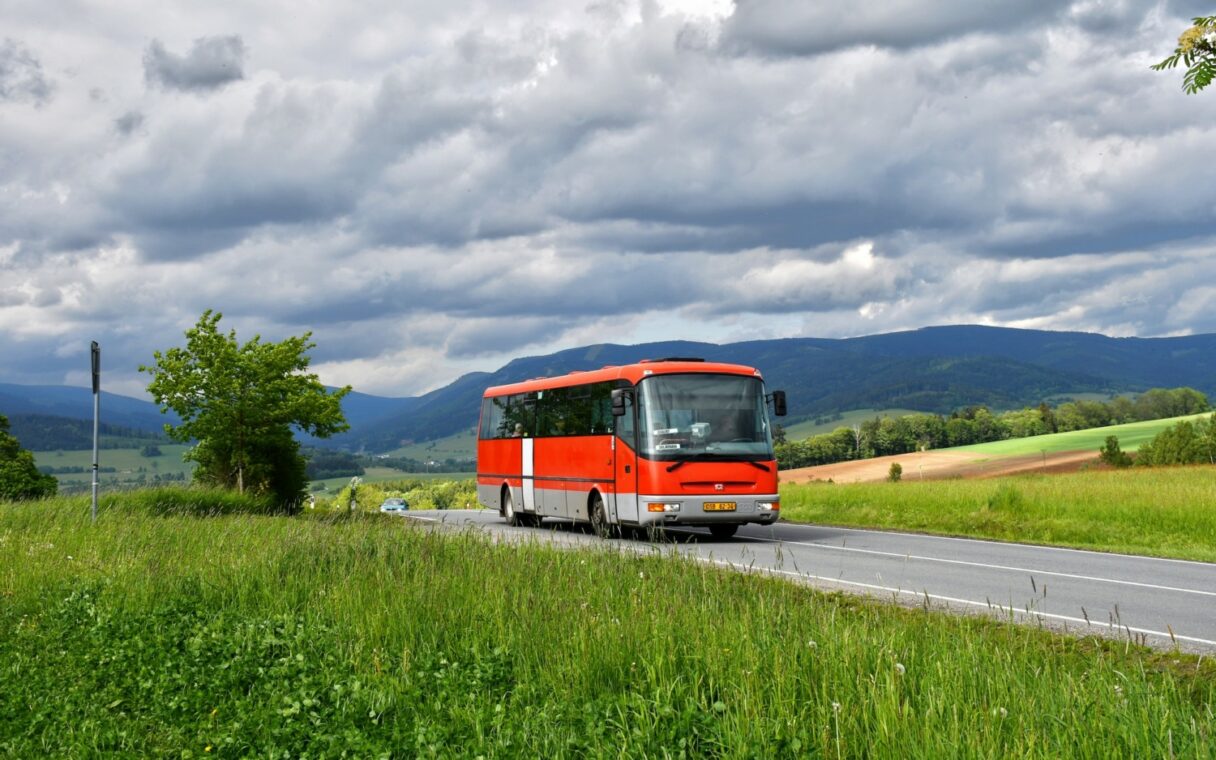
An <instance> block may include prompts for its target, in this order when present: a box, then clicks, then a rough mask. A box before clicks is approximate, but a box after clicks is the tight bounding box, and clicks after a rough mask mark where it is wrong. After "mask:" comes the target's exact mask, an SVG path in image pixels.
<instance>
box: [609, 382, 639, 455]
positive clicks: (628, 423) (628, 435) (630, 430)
mask: <svg viewBox="0 0 1216 760" xmlns="http://www.w3.org/2000/svg"><path fill="white" fill-rule="evenodd" d="M611 403H612V402H611V400H609V408H608V413H609V414H612V407H611ZM613 419H615V420H616V436H617V438H620V439H621V440H622V441H624V442H625V443H627V444H629V446H630V448H636V447H637V440H636V438H637V425H636V423H635V421H634V409H633V396H632V395H630V396H626V397H625V414H623V415H621V416H620V417H614V418H613Z"/></svg>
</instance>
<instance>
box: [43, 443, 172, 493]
mask: <svg viewBox="0 0 1216 760" xmlns="http://www.w3.org/2000/svg"><path fill="white" fill-rule="evenodd" d="M157 445H158V446H159V447H160V451H161V454H160V456H155V457H145V456H141V455H140V453H139V451H140V450H139V449H138V448H132V449H101V450H100V451H99V452H98V454H97V457H98V466H99V467H113V468H115V469H116V470H117V472H102V473H99V475H98V481H99V482H101V483H103V484H113V483H130V482H133V481H135V480H137V479H138V478H139V476H141V475H143V476H144V478H145V479H146V480H151V479H152V477H153V476H154V475H161V476H164V475H176V474H179V473H181V474H184V476H185V479H186V480H189V479H190V474H191V473H192V472H194V464H193V463H192V462H183V461H182V454H184V453H185V452H186V450H187V449H189V448H190V447H189V446H187V445H184V444H177V443H158V444H157ZM34 461H35V462H36V463H37V464H38V466H39V467H80V468H83V469H84V470H85V472H72V473H57V474H56V475H55V477H56V478H58V479H59V482H60V484H61V485H65V486H79V485H81V484H87V483H90V482H92V478H93V474H92V472H91V471H90V468H91V467H92V466H93V452H92V450H91V449H88V450H84V451H35V452H34Z"/></svg>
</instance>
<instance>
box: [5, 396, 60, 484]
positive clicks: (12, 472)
mask: <svg viewBox="0 0 1216 760" xmlns="http://www.w3.org/2000/svg"><path fill="white" fill-rule="evenodd" d="M58 488H59V481H57V480H55V478H54V477H53V476H51V475H44V474H43V473H41V472H39V471H38V467H37V466H36V465H35V464H34V455H33V454H32V453H30V452H29V451H26V450H25V449H23V448H21V444H20V443H19V442H18V441H17V439H16V438H15V437H14V436H12V435H11V434H9V432H8V417H5V416H4V415H3V414H0V499H14V500H17V499H41V498H43V497H45V496H54V495H55V491H56V490H58Z"/></svg>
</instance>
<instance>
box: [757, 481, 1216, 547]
mask: <svg viewBox="0 0 1216 760" xmlns="http://www.w3.org/2000/svg"><path fill="white" fill-rule="evenodd" d="M781 517H782V519H783V520H788V521H790V522H801V523H817V524H825V525H841V526H847V527H856V528H882V529H890V530H911V531H919V532H923V533H937V534H942V535H952V536H972V537H975V538H990V539H996V540H1001V541H1020V542H1025V543H1037V544H1049V545H1056V546H1071V547H1077V548H1083V549H1094V550H1099V551H1114V552H1124V553H1130V554H1147V555H1152V556H1158V557H1174V558H1178V559H1193V560H1203V561H1207V562H1216V467H1212V466H1202V467H1163V468H1135V467H1133V468H1130V469H1127V470H1094V471H1085V472H1077V473H1069V474H1063V475H1037V474H1036V475H1016V476H1011V477H1006V478H991V479H980V480H928V481H918V480H915V479H913V480H905V481H902V482H899V483H826V482H823V483H819V482H817V483H809V484H786V485H782V486H781Z"/></svg>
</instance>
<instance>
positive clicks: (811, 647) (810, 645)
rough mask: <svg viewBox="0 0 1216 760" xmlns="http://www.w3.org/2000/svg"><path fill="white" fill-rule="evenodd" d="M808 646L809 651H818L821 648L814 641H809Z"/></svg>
mask: <svg viewBox="0 0 1216 760" xmlns="http://www.w3.org/2000/svg"><path fill="white" fill-rule="evenodd" d="M806 646H807V649H818V648H819V645H818V644H816V643H815V640H814V639H811V640H809V641H807V642H806Z"/></svg>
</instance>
